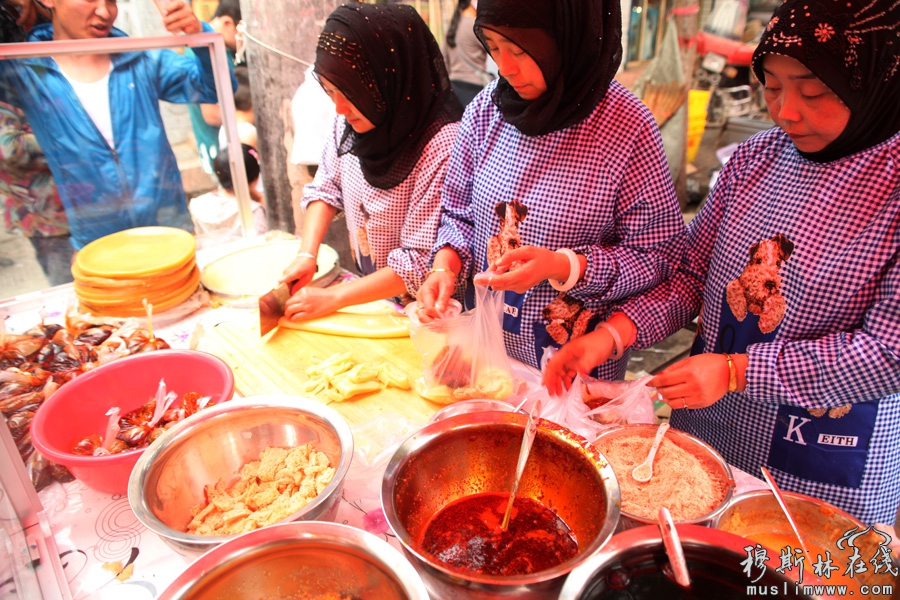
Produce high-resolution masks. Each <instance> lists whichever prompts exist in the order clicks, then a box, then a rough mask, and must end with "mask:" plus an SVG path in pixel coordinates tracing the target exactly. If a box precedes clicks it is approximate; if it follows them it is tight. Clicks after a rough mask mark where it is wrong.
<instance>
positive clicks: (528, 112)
mask: <svg viewBox="0 0 900 600" xmlns="http://www.w3.org/2000/svg"><path fill="white" fill-rule="evenodd" d="M477 10H478V16H477V17H476V18H475V33H476V35H477V36H478V38H479V39H480V40H481V43H482V44H484V46H485V48H487V44H486V43H485V39H484V29H490V30H492V31H496V32H497V33H499V34H500V35H502V36H503V37H505V38H507V39H508V40H509V41H511V42H512V43H514V44H516V45H517V46H519V47H520V48H522V50H524V51H525V52H527V53H528V55H529V56H531V58H532V59H534V61H535V62H536V63H537V64H538V66H539V67H540V68H541V72H542V73H543V75H544V80H545V81H546V83H547V91H546V92H544V94H542V95H541V96H540V97H539V98H537V99H535V100H523V99H522V98H521V97H520V96H519V94H517V93H516V91H515V90H514V89H513V88H512V86H510V85H509V82H507V81H506V80H505V79H503V78H502V77H501V78H500V80H499V81H498V82H497V88H496V89H495V90H494V93H493V96H492V98H493V100H494V104H496V105H497V107H498V108H499V109H500V112H501V113H502V114H503V118H504V119H506V120H507V121H508V122H509V123H511V124H512V125H514V126H515V127H516V128H517V129H518V130H519V131H521V132H522V133H524V134H525V135H530V136H537V135H544V134H547V133H551V132H553V131H558V130H560V129H565V128H566V127H569V126H570V125H574V124H575V123H579V122H581V121H583V120H584V119H585V118H586V117H587V116H588V115H589V114H591V112H593V110H594V108H595V107H596V106H597V103H599V102H600V101H601V100H602V99H603V96H604V95H606V90H607V89H608V88H609V84H610V82H611V81H612V79H613V77H614V76H615V74H616V71H617V70H618V68H619V63H620V62H621V61H622V14H621V9H620V7H619V2H618V0H528V1H527V2H522V1H521V0H479V2H478V9H477Z"/></svg>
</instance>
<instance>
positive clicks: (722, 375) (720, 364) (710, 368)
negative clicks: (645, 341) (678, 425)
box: [647, 353, 746, 408]
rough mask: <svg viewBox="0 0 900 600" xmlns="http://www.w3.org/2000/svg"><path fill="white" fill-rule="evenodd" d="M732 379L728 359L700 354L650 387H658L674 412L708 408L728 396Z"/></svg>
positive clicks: (715, 355) (679, 362)
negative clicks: (684, 409)
mask: <svg viewBox="0 0 900 600" xmlns="http://www.w3.org/2000/svg"><path fill="white" fill-rule="evenodd" d="M732 356H733V357H734V358H736V357H738V356H741V355H732ZM743 356H746V355H743ZM729 375H730V373H729V370H728V360H727V359H726V358H725V356H724V355H722V354H709V353H708V354H698V355H696V356H690V357H688V358H686V359H684V360H681V361H678V362H677V363H675V364H674V365H672V366H671V367H669V368H668V369H666V370H665V371H663V372H661V373H659V374H658V375H657V376H656V377H654V378H653V379H651V380H650V381H649V382H648V383H647V385H648V386H650V387H655V388H656V389H657V391H658V392H659V395H660V396H661V398H662V400H663V401H664V402H665V403H666V404H668V405H669V406H670V407H672V408H706V407H707V406H712V405H713V404H715V403H716V402H718V401H719V400H720V399H721V398H722V397H723V396H724V395H725V394H727V393H728V381H729Z"/></svg>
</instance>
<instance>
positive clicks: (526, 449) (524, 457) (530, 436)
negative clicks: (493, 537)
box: [500, 400, 541, 531]
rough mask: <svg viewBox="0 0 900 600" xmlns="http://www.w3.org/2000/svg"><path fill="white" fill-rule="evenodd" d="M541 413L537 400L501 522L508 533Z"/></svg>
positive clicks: (539, 402) (529, 416)
mask: <svg viewBox="0 0 900 600" xmlns="http://www.w3.org/2000/svg"><path fill="white" fill-rule="evenodd" d="M540 411H541V401H540V400H537V401H536V402H535V403H534V406H532V407H531V412H530V413H528V419H527V420H526V421H525V435H524V436H522V446H521V447H520V448H519V462H518V463H516V474H515V476H514V477H513V482H512V486H510V488H509V502H508V503H507V504H506V513H505V514H504V515H503V520H502V521H501V522H500V529H502V530H503V531H506V530H507V528H508V527H509V518H510V516H511V515H512V508H513V502H514V501H515V499H516V492H517V491H518V490H519V480H521V479H522V471H524V470H525V463H527V462H528V454H529V453H530V452H531V444H533V443H534V436H535V435H536V434H537V422H536V421H535V420H534V418H535V415H537V414H538V413H539V412H540Z"/></svg>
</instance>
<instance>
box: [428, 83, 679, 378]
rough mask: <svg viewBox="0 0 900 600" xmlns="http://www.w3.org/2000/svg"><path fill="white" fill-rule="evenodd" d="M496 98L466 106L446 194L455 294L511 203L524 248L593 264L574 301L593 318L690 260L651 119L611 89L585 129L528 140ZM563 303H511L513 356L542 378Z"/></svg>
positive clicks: (545, 290)
mask: <svg viewBox="0 0 900 600" xmlns="http://www.w3.org/2000/svg"><path fill="white" fill-rule="evenodd" d="M495 86H496V82H494V83H493V84H489V85H488V87H487V88H486V89H485V90H483V91H482V92H481V93H480V94H479V95H478V96H477V97H476V98H475V100H473V101H472V102H471V103H470V104H469V105H468V106H467V108H466V112H465V114H464V115H463V119H462V122H461V124H460V130H459V135H458V137H457V140H456V145H455V146H454V148H453V155H452V156H451V159H450V168H449V169H448V172H447V178H446V181H445V184H444V189H443V192H442V202H443V214H442V217H441V228H440V230H439V232H438V241H437V244H436V246H435V251H437V250H438V249H440V248H441V247H444V246H447V245H449V246H451V247H452V248H453V249H454V250H456V252H457V253H459V255H460V257H461V258H462V261H463V269H462V272H461V273H460V278H459V282H458V285H459V286H464V285H465V283H466V281H467V279H468V278H469V277H471V276H472V275H473V274H474V273H477V272H480V271H483V270H485V269H486V268H487V264H488V261H487V243H488V239H489V238H490V237H491V236H493V235H496V234H497V233H498V232H499V231H500V219H499V218H498V216H497V213H496V212H495V207H496V205H497V204H498V203H500V202H509V201H511V200H518V201H519V202H521V203H522V204H524V205H525V206H527V208H528V215H527V217H526V218H525V220H523V221H522V222H520V223H519V225H518V233H519V235H520V236H521V240H522V244H523V245H531V246H537V247H542V248H548V249H551V250H556V249H558V248H571V249H573V250H574V251H576V252H578V253H582V254H584V256H585V257H586V258H587V270H586V271H585V274H584V278H583V279H582V280H581V281H580V282H579V283H578V284H577V285H576V286H575V287H574V288H572V289H571V290H570V291H569V292H568V293H569V295H570V296H572V297H573V298H576V299H579V300H582V301H583V302H584V303H585V307H586V308H587V309H588V310H591V311H593V313H595V314H596V315H597V316H598V317H599V316H604V315H605V314H606V312H607V311H608V308H609V306H611V305H612V303H614V302H615V301H617V300H621V299H622V298H625V297H627V296H629V295H631V294H634V293H636V292H640V291H642V290H645V289H648V288H650V287H652V286H653V285H655V284H657V283H659V282H660V281H663V280H664V279H665V278H666V277H668V276H669V275H670V273H671V272H673V271H674V269H675V268H676V267H677V263H678V260H679V259H680V256H681V253H682V251H683V248H684V238H685V226H684V219H683V217H682V215H681V211H680V208H679V206H678V200H677V198H676V196H675V190H674V187H673V185H672V179H671V176H670V175H669V168H668V166H667V163H666V157H665V153H664V151H663V146H662V140H661V138H660V134H659V130H658V128H657V127H656V124H655V122H654V120H653V117H652V115H651V114H650V112H649V111H648V110H647V108H646V107H645V106H644V105H643V104H641V102H640V101H639V100H638V99H637V98H635V97H634V96H633V95H632V94H631V93H630V92H628V91H627V90H626V89H625V88H624V87H622V86H621V85H620V84H619V83H617V82H615V81H614V82H613V83H612V84H611V85H610V88H609V91H608V92H607V94H606V96H605V98H604V99H603V100H602V101H601V102H600V103H599V104H598V105H597V107H596V108H595V110H594V112H593V113H591V115H590V116H588V117H587V118H586V119H585V120H584V121H582V122H580V123H577V124H576V125H572V126H571V127H568V128H566V129H563V130H561V131H556V132H553V133H549V134H547V135H543V136H539V137H529V136H526V135H524V134H522V133H521V132H520V131H519V130H518V129H516V128H515V127H513V126H512V125H510V124H509V123H507V122H506V121H505V120H504V119H503V117H502V115H501V114H500V111H499V110H498V109H497V107H496V106H495V105H494V104H493V102H492V101H491V92H492V91H493V88H494V87H495ZM557 294H558V293H557V292H556V291H555V290H554V289H553V288H551V287H550V285H549V284H548V283H547V282H546V281H544V282H542V283H540V284H539V285H537V286H535V287H533V288H532V289H530V290H529V291H528V292H526V293H525V294H523V295H520V294H515V293H513V292H506V294H505V302H506V305H507V314H506V317H505V319H504V339H505V344H506V350H507V352H508V354H509V355H510V356H512V357H514V358H516V359H518V360H520V361H522V362H524V363H527V364H529V365H531V366H533V367H539V365H540V362H541V358H542V356H543V353H544V348H546V347H549V346H545V345H543V342H542V341H541V337H540V336H541V335H542V334H541V331H540V330H541V329H545V321H544V319H543V316H542V310H543V308H544V307H545V306H546V305H547V304H549V303H550V302H551V301H553V300H554V299H555V298H556V297H557ZM511 305H515V306H517V307H518V309H517V311H516V312H517V315H516V316H513V315H511V314H510V312H512V311H510V310H509V306H511ZM595 321H596V319H595ZM536 331H537V332H538V334H539V337H538V338H536V336H535V332H536ZM626 366H627V358H622V359H620V360H618V361H610V362H609V363H607V364H606V365H602V366H601V367H600V369H599V370H598V371H595V374H596V375H597V376H601V377H604V378H606V379H614V378H622V377H623V376H624V375H625V369H626Z"/></svg>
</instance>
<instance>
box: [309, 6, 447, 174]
mask: <svg viewBox="0 0 900 600" xmlns="http://www.w3.org/2000/svg"><path fill="white" fill-rule="evenodd" d="M315 73H316V74H317V75H320V76H323V77H325V78H326V79H328V80H329V81H331V82H332V83H333V84H334V85H335V86H336V87H337V88H338V89H339V90H340V91H341V93H342V94H344V96H346V97H347V99H348V100H349V101H350V102H351V103H352V104H353V105H354V106H355V107H356V108H357V109H358V110H359V111H360V112H362V114H363V115H365V117H366V118H367V119H368V120H369V121H371V122H372V124H374V125H375V129H373V130H372V131H369V132H367V133H363V134H358V133H356V132H355V131H353V128H352V127H350V126H349V125H347V124H345V126H344V133H343V136H342V138H341V143H340V146H339V148H338V155H343V154H347V153H350V154H353V155H355V156H357V157H359V162H360V165H361V167H362V172H363V175H364V176H365V178H366V181H367V182H368V183H369V184H370V185H372V186H373V187H377V188H379V189H383V190H387V189H390V188H392V187H394V186H396V185H397V184H399V183H400V182H402V181H403V180H404V179H406V177H407V176H408V175H409V173H410V172H411V171H412V169H413V167H414V166H415V165H416V162H417V161H418V159H419V157H420V156H421V154H422V149H423V148H424V147H425V145H426V144H427V143H428V142H429V141H430V140H431V138H432V137H434V135H435V133H437V132H438V131H439V130H440V129H441V127H443V126H444V125H446V124H447V123H451V122H453V121H458V120H459V119H460V117H461V116H462V105H461V104H460V103H459V100H458V99H457V98H456V95H455V94H454V93H453V90H452V89H451V87H450V79H449V77H448V75H447V68H446V66H444V59H443V57H442V56H441V50H440V48H439V47H438V44H437V42H436V41H435V39H434V36H433V35H432V34H431V31H429V30H428V26H427V25H425V22H424V21H423V20H422V17H420V16H419V14H418V13H417V12H416V10H415V9H414V8H413V7H411V6H406V5H400V4H379V5H375V4H352V5H351V4H346V5H343V6H339V7H338V8H336V9H335V10H334V12H332V13H331V15H330V16H329V17H328V20H326V21H325V28H324V30H323V31H322V33H321V34H320V35H319V43H318V47H317V48H316V65H315Z"/></svg>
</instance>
